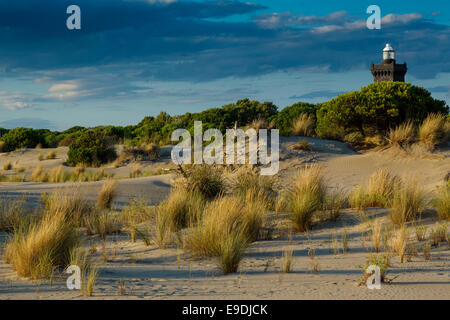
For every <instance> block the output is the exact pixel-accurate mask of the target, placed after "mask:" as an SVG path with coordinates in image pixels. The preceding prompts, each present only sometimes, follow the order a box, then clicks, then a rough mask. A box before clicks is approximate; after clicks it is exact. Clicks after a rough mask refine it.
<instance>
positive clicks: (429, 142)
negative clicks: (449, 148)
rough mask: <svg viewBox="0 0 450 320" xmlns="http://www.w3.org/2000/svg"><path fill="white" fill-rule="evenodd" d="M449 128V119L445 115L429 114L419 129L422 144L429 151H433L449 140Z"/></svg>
mask: <svg viewBox="0 0 450 320" xmlns="http://www.w3.org/2000/svg"><path fill="white" fill-rule="evenodd" d="M448 127H449V126H448V125H447V117H446V116H445V115H444V114H436V113H431V114H429V115H428V117H427V118H426V119H425V120H424V121H423V122H422V124H421V125H420V127H419V140H420V143H422V144H423V145H425V146H426V147H427V149H428V150H433V149H434V148H435V147H436V146H438V145H441V144H443V143H444V142H446V141H447V140H448V138H449V137H448V134H449V132H448Z"/></svg>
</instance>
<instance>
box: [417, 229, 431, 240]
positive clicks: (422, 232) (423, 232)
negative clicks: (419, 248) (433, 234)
mask: <svg viewBox="0 0 450 320" xmlns="http://www.w3.org/2000/svg"><path fill="white" fill-rule="evenodd" d="M427 229H428V227H427V226H423V225H420V226H416V238H417V241H424V240H426V238H427Z"/></svg>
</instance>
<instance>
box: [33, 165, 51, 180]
mask: <svg viewBox="0 0 450 320" xmlns="http://www.w3.org/2000/svg"><path fill="white" fill-rule="evenodd" d="M30 179H31V181H34V182H47V181H48V175H47V173H46V172H45V170H44V167H43V166H42V165H39V166H37V167H36V168H35V169H34V170H33V173H31V177H30Z"/></svg>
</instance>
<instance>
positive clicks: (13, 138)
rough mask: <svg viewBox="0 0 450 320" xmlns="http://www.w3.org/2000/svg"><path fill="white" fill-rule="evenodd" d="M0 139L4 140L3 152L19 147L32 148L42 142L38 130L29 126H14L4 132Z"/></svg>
mask: <svg viewBox="0 0 450 320" xmlns="http://www.w3.org/2000/svg"><path fill="white" fill-rule="evenodd" d="M1 140H2V141H3V142H4V145H3V147H2V149H3V152H9V151H14V150H16V149H20V148H34V147H36V146H37V145H38V144H39V143H44V141H43V137H42V136H40V135H39V133H38V131H36V130H33V129H29V128H15V129H12V130H10V131H8V132H7V133H5V134H4V135H3V136H2V137H1Z"/></svg>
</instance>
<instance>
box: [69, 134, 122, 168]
mask: <svg viewBox="0 0 450 320" xmlns="http://www.w3.org/2000/svg"><path fill="white" fill-rule="evenodd" d="M67 156H68V158H67V163H68V164H69V165H71V166H76V165H77V164H79V163H83V164H85V165H89V166H95V167H99V166H101V165H102V164H105V163H108V162H110V161H113V160H115V159H116V157H117V155H116V152H115V150H114V148H113V147H112V146H110V143H108V141H107V140H106V138H105V137H104V136H101V135H99V134H96V133H94V132H92V131H86V132H84V133H83V134H82V135H80V137H78V138H77V139H76V140H75V141H73V142H72V143H71V145H70V147H69V152H68V153H67Z"/></svg>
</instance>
